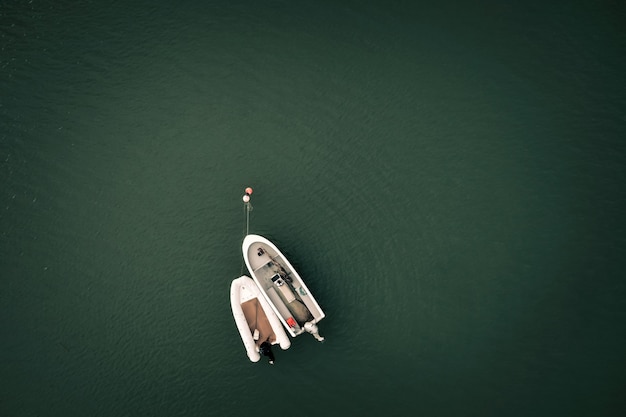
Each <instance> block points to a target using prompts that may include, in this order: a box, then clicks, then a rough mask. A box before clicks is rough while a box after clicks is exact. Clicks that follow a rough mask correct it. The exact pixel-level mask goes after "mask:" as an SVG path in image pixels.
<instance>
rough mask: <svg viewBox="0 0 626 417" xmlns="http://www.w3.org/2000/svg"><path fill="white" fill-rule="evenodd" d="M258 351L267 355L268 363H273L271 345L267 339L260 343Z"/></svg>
mask: <svg viewBox="0 0 626 417" xmlns="http://www.w3.org/2000/svg"><path fill="white" fill-rule="evenodd" d="M259 352H260V353H261V355H263V356H267V357H268V361H269V363H270V365H274V352H272V345H271V344H270V343H269V342H268V341H265V342H263V343H261V346H260V347H259Z"/></svg>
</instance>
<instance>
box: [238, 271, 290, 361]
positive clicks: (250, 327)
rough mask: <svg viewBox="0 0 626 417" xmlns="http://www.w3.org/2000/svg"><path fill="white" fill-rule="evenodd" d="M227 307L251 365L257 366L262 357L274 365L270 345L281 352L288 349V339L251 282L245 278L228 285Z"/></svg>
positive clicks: (274, 315)
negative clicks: (256, 363) (229, 308)
mask: <svg viewBox="0 0 626 417" xmlns="http://www.w3.org/2000/svg"><path fill="white" fill-rule="evenodd" d="M230 304H231V308H232V310H233V317H234V318H235V323H236V324H237V329H238V330H239V333H240V334H241V340H243V345H244V346H245V348H246V353H247V354H248V358H250V360H251V361H252V362H258V361H259V359H261V354H263V355H264V356H268V358H269V362H270V363H272V364H273V363H274V355H273V353H272V350H271V346H272V345H276V344H278V345H280V347H281V349H283V350H286V349H289V346H291V341H290V340H289V337H288V336H287V334H286V333H285V330H284V329H283V326H282V324H281V323H280V320H279V319H278V317H276V314H275V313H274V310H273V308H272V307H271V306H270V305H269V303H268V302H267V300H266V299H265V297H264V296H263V295H261V291H260V290H259V287H258V286H257V284H256V283H255V282H254V281H253V280H252V278H250V277H248V276H245V275H244V276H241V277H239V278H237V279H234V280H233V282H232V283H231V285H230Z"/></svg>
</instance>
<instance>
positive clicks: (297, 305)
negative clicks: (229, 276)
mask: <svg viewBox="0 0 626 417" xmlns="http://www.w3.org/2000/svg"><path fill="white" fill-rule="evenodd" d="M242 252H243V257H244V260H245V263H246V266H247V268H248V271H250V274H251V276H252V278H253V279H254V281H255V282H256V284H257V286H258V288H259V289H260V291H261V293H262V294H263V296H264V297H265V300H266V301H267V302H268V303H269V304H270V306H271V307H272V309H273V310H274V312H275V313H276V315H277V317H278V319H279V320H280V322H281V323H282V325H283V327H284V328H285V329H286V330H287V332H289V334H290V335H291V336H292V337H295V336H297V335H299V334H302V333H303V332H305V327H306V331H308V332H310V333H312V334H313V335H314V336H315V337H316V339H317V340H320V341H321V340H323V338H322V337H320V336H319V335H317V330H316V329H317V327H316V326H315V323H318V322H319V321H321V320H322V319H323V318H324V317H325V314H324V312H323V311H322V308H321V307H320V306H319V304H318V303H317V301H316V300H315V298H314V297H313V295H312V294H311V292H310V291H309V289H308V288H307V286H306V285H305V283H304V281H303V280H302V278H301V277H300V275H298V273H297V272H296V270H295V268H294V267H293V266H292V265H291V263H290V262H289V261H288V260H287V258H286V257H285V256H284V255H283V254H282V252H281V251H280V250H279V249H278V248H277V247H276V246H275V245H274V244H273V243H272V242H270V241H269V240H267V239H266V238H264V237H262V236H259V235H247V236H246V237H245V238H244V240H243V244H242ZM311 329H315V330H313V331H312V330H311Z"/></svg>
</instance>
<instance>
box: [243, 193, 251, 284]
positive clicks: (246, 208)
mask: <svg viewBox="0 0 626 417" xmlns="http://www.w3.org/2000/svg"><path fill="white" fill-rule="evenodd" d="M250 194H252V188H251V187H247V188H246V189H245V194H244V196H243V217H244V224H245V228H244V230H243V239H245V238H246V236H248V235H249V234H250V212H251V211H252V204H250ZM243 239H242V241H243ZM243 269H244V261H243V259H242V260H241V275H243Z"/></svg>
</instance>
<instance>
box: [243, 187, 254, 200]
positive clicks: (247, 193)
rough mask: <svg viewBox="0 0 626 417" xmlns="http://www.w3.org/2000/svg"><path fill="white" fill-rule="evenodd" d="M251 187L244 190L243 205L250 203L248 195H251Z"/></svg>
mask: <svg viewBox="0 0 626 417" xmlns="http://www.w3.org/2000/svg"><path fill="white" fill-rule="evenodd" d="M252 191H253V190H252V187H246V189H245V192H246V193H245V194H244V195H243V202H244V203H249V202H250V194H252Z"/></svg>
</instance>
